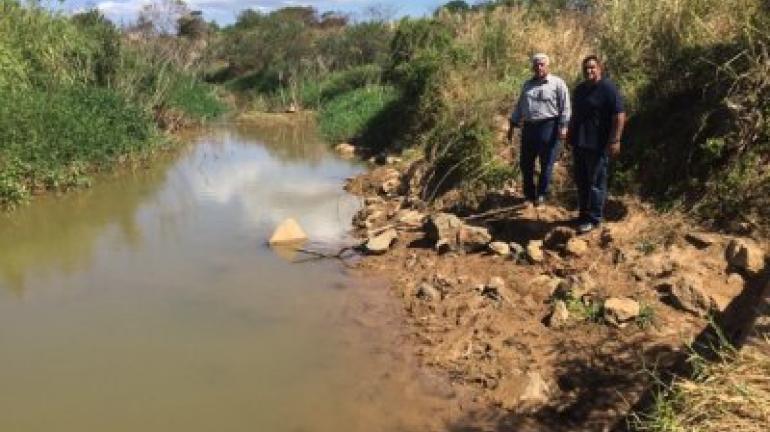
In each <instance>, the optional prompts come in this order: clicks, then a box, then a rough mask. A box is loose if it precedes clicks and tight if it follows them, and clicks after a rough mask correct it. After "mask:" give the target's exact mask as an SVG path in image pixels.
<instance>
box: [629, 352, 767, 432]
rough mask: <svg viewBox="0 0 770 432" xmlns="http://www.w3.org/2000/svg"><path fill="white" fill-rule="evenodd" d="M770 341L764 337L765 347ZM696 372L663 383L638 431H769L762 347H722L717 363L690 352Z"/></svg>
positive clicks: (638, 418)
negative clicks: (688, 376)
mask: <svg viewBox="0 0 770 432" xmlns="http://www.w3.org/2000/svg"><path fill="white" fill-rule="evenodd" d="M768 343H770V341H768V340H767V339H766V340H765V342H764V344H765V347H766V346H767V344H768ZM691 362H693V363H697V364H696V365H695V368H694V369H695V370H696V374H695V376H693V377H691V378H679V379H676V380H675V381H674V382H673V383H672V384H670V385H664V386H662V388H661V389H660V391H659V392H658V393H657V394H656V397H655V400H654V403H653V406H652V409H651V411H650V412H649V413H647V414H636V415H635V416H634V418H633V421H632V430H634V431H637V432H642V431H644V432H724V431H741V432H754V431H756V432H759V431H767V430H770V356H768V355H767V353H766V352H763V351H762V349H761V347H758V346H751V345H750V346H746V347H744V348H743V349H741V350H740V351H739V350H736V349H735V348H733V347H731V346H723V347H722V348H721V350H720V351H719V355H718V358H717V359H716V361H713V362H708V361H706V360H705V359H703V358H702V357H700V356H698V355H695V354H694V355H693V356H692V358H691Z"/></svg>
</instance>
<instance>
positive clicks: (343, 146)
mask: <svg viewBox="0 0 770 432" xmlns="http://www.w3.org/2000/svg"><path fill="white" fill-rule="evenodd" d="M334 151H336V152H337V153H338V154H339V155H340V156H342V157H345V158H350V157H353V156H354V155H355V154H356V148H355V147H354V146H353V145H352V144H348V143H340V144H337V146H336V147H334Z"/></svg>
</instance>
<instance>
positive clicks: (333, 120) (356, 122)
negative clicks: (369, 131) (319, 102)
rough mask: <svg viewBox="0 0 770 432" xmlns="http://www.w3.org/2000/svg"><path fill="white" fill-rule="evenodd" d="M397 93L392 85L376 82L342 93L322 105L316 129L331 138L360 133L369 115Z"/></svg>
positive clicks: (370, 119)
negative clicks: (382, 84) (380, 84)
mask: <svg viewBox="0 0 770 432" xmlns="http://www.w3.org/2000/svg"><path fill="white" fill-rule="evenodd" d="M397 97H398V93H397V92H396V90H395V89H394V88H393V87H390V86H379V85H370V86H367V87H363V88H360V89H356V90H353V91H349V92H346V93H343V94H341V95H340V96H338V97H336V98H334V99H332V100H331V101H329V103H327V104H325V105H324V106H323V107H322V108H321V111H320V113H319V123H318V127H319V130H320V131H321V134H322V135H323V136H324V138H326V139H327V140H328V141H330V142H340V141H344V140H349V139H354V138H357V137H360V136H361V135H362V134H363V133H365V131H366V127H367V125H368V124H369V123H370V122H371V121H372V119H373V118H374V117H375V116H376V115H378V114H379V113H380V112H382V111H383V110H384V109H385V108H386V107H387V106H388V105H390V104H391V103H393V102H394V101H395V100H397Z"/></svg>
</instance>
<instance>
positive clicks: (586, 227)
mask: <svg viewBox="0 0 770 432" xmlns="http://www.w3.org/2000/svg"><path fill="white" fill-rule="evenodd" d="M594 228H596V225H594V224H593V223H591V222H583V223H581V224H580V225H578V228H577V232H578V234H585V233H587V232H591V231H592V230H593V229H594Z"/></svg>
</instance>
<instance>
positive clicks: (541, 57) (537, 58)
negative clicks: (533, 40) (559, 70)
mask: <svg viewBox="0 0 770 432" xmlns="http://www.w3.org/2000/svg"><path fill="white" fill-rule="evenodd" d="M535 62H538V63H539V62H543V63H545V64H550V63H551V59H549V58H548V54H544V53H537V54H535V55H533V56H532V64H535Z"/></svg>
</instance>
